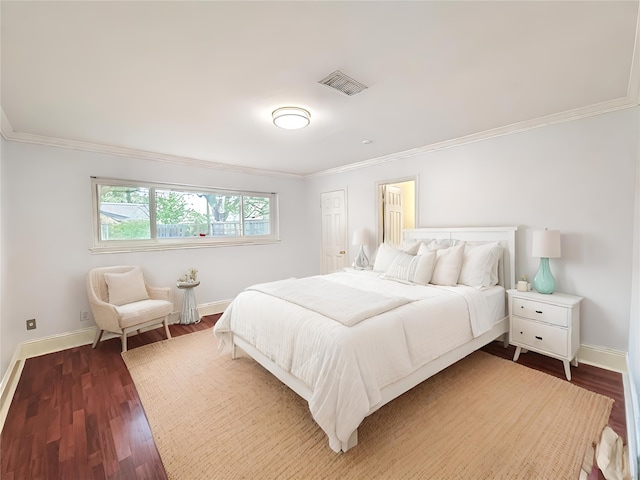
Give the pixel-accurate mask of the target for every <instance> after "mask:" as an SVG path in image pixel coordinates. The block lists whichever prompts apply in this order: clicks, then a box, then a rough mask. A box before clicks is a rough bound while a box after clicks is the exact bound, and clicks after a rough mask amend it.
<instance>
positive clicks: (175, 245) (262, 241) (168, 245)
mask: <svg viewBox="0 0 640 480" xmlns="http://www.w3.org/2000/svg"><path fill="white" fill-rule="evenodd" d="M274 243H280V239H279V238H254V239H249V238H246V239H244V238H243V239H242V240H233V241H231V240H224V239H220V240H215V241H212V240H211V239H207V240H196V241H190V242H180V241H177V242H157V243H145V244H132V243H123V244H121V245H100V246H95V247H93V248H90V249H89V251H90V252H91V253H93V254H103V253H132V252H155V251H161V250H186V249H191V248H210V247H233V246H243V245H269V244H274Z"/></svg>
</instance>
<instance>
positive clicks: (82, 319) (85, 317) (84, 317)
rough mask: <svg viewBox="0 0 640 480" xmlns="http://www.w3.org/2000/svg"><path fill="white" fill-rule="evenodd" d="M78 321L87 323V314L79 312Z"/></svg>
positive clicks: (82, 311)
mask: <svg viewBox="0 0 640 480" xmlns="http://www.w3.org/2000/svg"><path fill="white" fill-rule="evenodd" d="M80 321H81V322H88V321H89V312H86V311H84V310H80Z"/></svg>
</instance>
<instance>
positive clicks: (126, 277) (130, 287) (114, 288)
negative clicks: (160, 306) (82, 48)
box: [104, 267, 149, 305]
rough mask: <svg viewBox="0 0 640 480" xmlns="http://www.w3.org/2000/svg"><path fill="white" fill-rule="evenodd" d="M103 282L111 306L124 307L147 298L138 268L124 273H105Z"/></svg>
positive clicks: (140, 271)
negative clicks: (107, 291) (105, 285)
mask: <svg viewBox="0 0 640 480" xmlns="http://www.w3.org/2000/svg"><path fill="white" fill-rule="evenodd" d="M104 281H105V282H106V283H107V288H108V290H109V303H110V304H112V305H125V304H127V303H132V302H138V301H140V300H147V299H148V298H149V294H148V293H147V288H146V287H145V284H144V278H143V277H142V270H141V269H140V267H136V268H134V269H132V270H130V271H128V272H125V273H105V274H104Z"/></svg>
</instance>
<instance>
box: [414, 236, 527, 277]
mask: <svg viewBox="0 0 640 480" xmlns="http://www.w3.org/2000/svg"><path fill="white" fill-rule="evenodd" d="M517 230H518V227H452V228H443V227H437V228H416V229H414V230H405V231H404V241H405V242H406V243H413V242H428V241H430V240H460V241H463V242H499V243H500V245H502V246H503V252H502V260H501V262H500V264H499V265H498V283H499V284H500V285H502V286H503V287H504V288H507V289H509V288H515V287H516V278H515V275H516V268H515V262H516V231H517Z"/></svg>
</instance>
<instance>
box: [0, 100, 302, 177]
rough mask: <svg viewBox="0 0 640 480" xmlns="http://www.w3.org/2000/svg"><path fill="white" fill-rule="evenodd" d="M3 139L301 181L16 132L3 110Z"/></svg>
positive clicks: (259, 171) (273, 173)
mask: <svg viewBox="0 0 640 480" xmlns="http://www.w3.org/2000/svg"><path fill="white" fill-rule="evenodd" d="M2 136H3V137H4V139H5V140H9V141H13V142H21V143H32V144H36V145H46V146H49V147H58V148H67V149H71V150H81V151H85V152H94V153H102V154H105V155H115V156H119V157H128V158H137V159H140V160H151V161H155V162H163V163H171V164H175V165H184V166H188V167H200V168H211V169H215V170H223V171H227V172H235V173H245V174H249V175H260V176H267V177H280V178H292V179H296V180H301V179H303V178H304V177H303V176H302V175H298V174H294V173H284V172H277V171H274V170H263V169H259V168H252V167H242V166H237V165H230V164H226V163H219V162H210V161H208V160H200V159H196V158H189V157H181V156H177V155H167V154H163V153H155V152H147V151H144V150H136V149H133V148H126V147H116V146H113V145H102V144H97V143H90V142H82V141H77V140H67V139H62V138H54V137H46V136H43V135H33V134H30V133H20V132H15V131H14V130H13V128H11V124H10V123H9V119H8V118H7V117H6V115H5V113H4V110H2Z"/></svg>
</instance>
